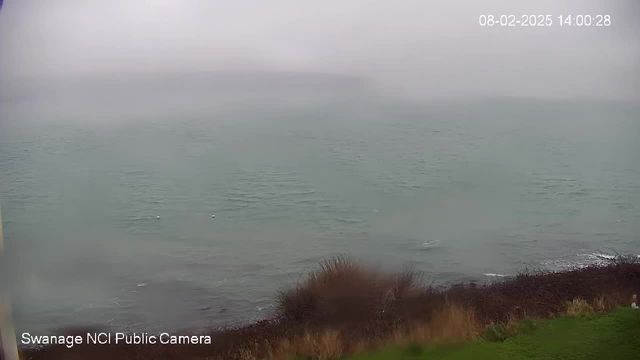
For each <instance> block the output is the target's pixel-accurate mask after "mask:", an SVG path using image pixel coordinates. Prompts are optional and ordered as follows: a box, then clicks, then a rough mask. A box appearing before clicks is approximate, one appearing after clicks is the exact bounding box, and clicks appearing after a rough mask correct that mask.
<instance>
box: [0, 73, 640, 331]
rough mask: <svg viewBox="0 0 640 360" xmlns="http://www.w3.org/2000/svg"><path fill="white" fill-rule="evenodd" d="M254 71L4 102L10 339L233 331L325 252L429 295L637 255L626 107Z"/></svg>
mask: <svg viewBox="0 0 640 360" xmlns="http://www.w3.org/2000/svg"><path fill="white" fill-rule="evenodd" d="M258 78H259V79H258V80H255V81H254V79H252V77H251V76H245V77H244V78H243V79H244V80H243V81H240V82H237V81H235V80H234V79H233V78H232V77H227V78H224V79H222V80H220V79H217V80H216V81H217V82H216V81H213V80H212V82H213V83H216V84H217V85H216V86H213V87H211V86H209V85H208V84H209V82H207V81H204V80H202V79H200V78H199V77H196V79H200V80H198V81H196V80H193V79H191V80H189V81H187V80H185V81H184V83H183V82H181V81H182V80H180V77H177V78H176V79H173V80H171V81H164V82H160V83H157V82H154V81H152V80H150V81H140V82H136V81H134V80H130V78H129V77H122V78H120V80H119V81H115V82H114V81H112V80H109V81H107V80H104V79H103V80H100V79H98V80H95V79H94V80H91V81H88V80H87V81H86V83H82V81H80V82H77V83H73V82H62V83H55V84H53V85H52V84H49V83H47V82H35V83H34V84H35V85H34V84H32V85H31V86H30V87H26V88H21V89H20V90H19V91H18V90H15V91H13V90H12V91H4V92H3V94H2V98H1V101H0V207H1V209H2V221H3V225H4V242H5V249H4V250H5V252H4V255H3V258H2V262H3V264H2V267H3V271H2V272H3V280H2V281H3V283H4V286H5V288H6V289H7V290H8V293H9V295H10V298H11V303H12V309H13V321H14V325H15V327H16V330H17V331H18V332H30V333H31V334H45V335H46V334H49V333H52V332H53V331H56V330H58V329H61V328H66V327H72V326H96V327H103V328H108V329H111V330H113V331H146V332H154V331H180V330H194V331H197V330H201V329H209V328H217V327H224V326H237V325H240V324H246V323H249V322H252V321H256V320H259V319H263V318H265V317H267V316H269V315H270V314H272V313H273V311H274V306H275V305H276V301H275V299H276V296H277V292H278V290H280V289H286V288H288V287H291V286H295V284H296V283H297V282H299V281H301V280H302V279H304V276H305V274H306V273H307V272H308V271H311V270H313V269H314V267H315V266H316V265H317V264H318V262H320V261H322V260H323V259H325V258H327V257H330V256H333V255H336V254H348V255H350V256H353V257H354V258H356V259H358V260H360V261H362V262H364V263H367V264H370V265H371V266H377V267H382V268H384V269H388V270H389V271H397V270H402V269H404V268H407V267H410V268H413V269H415V270H418V271H422V272H424V274H425V278H426V279H427V280H428V281H429V282H434V283H435V284H444V285H446V284H448V283H454V282H459V281H465V282H467V281H475V282H491V281H499V280H501V279H503V278H505V277H508V276H512V275H514V274H516V273H518V272H519V271H526V270H527V269H550V270H560V269H564V268H568V267H574V266H585V265H589V264H597V263H601V262H603V261H607V260H608V259H610V258H612V257H613V256H616V255H617V254H631V255H632V256H637V255H638V254H640V115H639V114H640V106H639V105H638V104H629V103H624V102H612V101H597V100H576V99H527V98H514V97H470V96H468V97H460V98H446V99H440V100H437V99H433V98H431V97H424V98H422V99H421V98H419V97H412V98H411V99H404V98H402V96H393V95H394V94H391V95H390V94H382V93H380V92H375V91H370V90H368V89H367V88H366V86H365V85H366V84H364V85H363V84H361V83H360V82H358V81H352V80H351V79H346V80H345V79H341V78H332V77H327V78H323V77H322V76H320V75H313V76H311V75H309V76H306V77H305V76H300V77H298V78H294V79H292V78H285V79H280V78H278V76H275V77H269V76H267V77H266V80H265V76H262V77H258ZM276 78H277V79H276ZM123 79H124V80H123ZM274 79H275V80H274ZM278 79H280V80H278ZM194 83H195V85H194ZM274 83H277V84H278V85H277V86H274V85H273V84H274ZM105 84H107V85H108V86H107V85H105ZM185 84H186V85H185ZM229 84H232V85H236V86H230V85H229ZM238 84H240V85H238ZM396 95H397V94H396Z"/></svg>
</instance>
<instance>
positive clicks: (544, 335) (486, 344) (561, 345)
mask: <svg viewBox="0 0 640 360" xmlns="http://www.w3.org/2000/svg"><path fill="white" fill-rule="evenodd" d="M569 308H571V305H569ZM510 326H512V327H513V328H514V329H513V334H509V331H506V329H505V327H503V326H500V325H496V326H493V327H491V328H489V329H488V330H486V331H485V333H483V334H481V336H480V337H479V338H478V339H477V340H475V341H470V342H468V343H463V344H450V345H429V344H419V343H413V344H409V345H401V346H387V347H386V348H383V349H380V350H378V351H375V352H367V353H362V354H358V355H354V356H352V357H348V358H347V359H345V360H469V359H473V360H483V359H486V360H525V359H527V360H534V359H541V360H542V359H545V360H555V359H557V360H560V359H562V360H600V359H610V360H636V359H638V358H639V357H640V335H639V334H640V311H638V310H634V309H631V307H624V308H623V307H620V308H618V309H617V310H615V311H614V312H611V313H606V314H598V313H597V312H596V311H595V309H592V308H589V307H588V306H586V307H583V308H582V309H581V310H580V312H579V313H577V314H571V315H565V316H563V317H559V318H555V319H551V320H532V319H527V320H522V321H519V322H516V323H513V324H510Z"/></svg>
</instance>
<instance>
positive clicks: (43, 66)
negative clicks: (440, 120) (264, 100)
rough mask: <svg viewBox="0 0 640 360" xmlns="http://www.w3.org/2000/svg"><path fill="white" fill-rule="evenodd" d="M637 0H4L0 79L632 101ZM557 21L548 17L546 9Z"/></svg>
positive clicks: (8, 83)
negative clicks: (509, 21) (571, 22)
mask: <svg viewBox="0 0 640 360" xmlns="http://www.w3.org/2000/svg"><path fill="white" fill-rule="evenodd" d="M489 13H495V14H529V13H533V14H538V13H541V14H551V15H553V16H554V17H557V16H558V15H562V14H610V15H611V19H612V23H611V26H609V27H606V28H604V27H603V28H575V27H574V28H567V27H561V26H558V25H555V26H552V27H530V28H521V27H515V28H487V27H481V26H480V25H479V24H478V17H479V16H480V15H481V14H489ZM639 14H640V5H638V4H637V3H636V2H633V1H629V0H619V1H612V2H605V1H599V0H592V1H565V2H558V1H538V2H535V3H534V4H532V3H528V4H524V3H518V4H514V3H513V2H509V1H485V2H462V1H455V2H447V3H444V2H435V3H428V4H427V3H425V2H420V1H406V2H402V3H399V4H398V3H393V2H371V1H366V0H355V1H351V2H347V3H343V2H323V3H322V4H313V5H311V4H306V5H301V4H298V3H295V2H291V1H286V0H282V1H276V2H270V3H269V4H268V5H267V4H263V3H260V2H252V1H242V2H237V3H220V2H206V1H201V0H190V1H181V2H172V1H167V0H162V1H155V2H149V1H142V0H140V1H112V2H108V3H103V2H98V1H77V0H66V1H57V2H56V3H55V4H52V3H46V2H40V1H34V0H23V1H6V2H5V4H4V7H3V9H2V14H1V15H0V77H1V78H2V84H3V87H4V88H10V87H13V86H14V85H13V84H16V83H17V84H20V83H24V82H30V83H32V84H33V86H37V85H38V84H40V83H42V82H47V81H53V80H51V79H58V80H60V79H64V80H68V81H76V80H78V79H80V80H81V79H85V80H86V79H89V78H94V79H96V80H98V79H99V78H100V77H103V78H108V77H110V76H114V75H115V76H117V75H118V74H132V75H130V76H132V77H140V76H142V75H141V74H147V75H153V74H156V75H158V76H160V75H161V74H164V73H167V74H184V75H187V74H192V73H196V74H202V73H232V74H240V73H278V74H283V73H307V74H308V73H319V74H340V75H342V76H350V77H351V76H352V77H356V78H358V79H362V80H363V81H365V82H366V83H367V84H368V85H369V86H371V87H372V88H375V89H376V91H379V92H382V93H385V94H388V95H390V96H397V97H407V98H413V99H418V100H420V99H428V98H436V99H437V98H455V97H475V96H516V97H531V98H558V99H569V98H581V99H610V100H615V99H618V100H624V101H632V102H637V101H638V95H637V94H638V93H640V91H638V90H640V89H639V88H638V86H639V85H638V81H637V79H638V78H639V77H640V69H639V65H638V64H640V35H638V34H640V26H639V23H640V22H638V21H637V16H638V15H639ZM556 21H557V19H556Z"/></svg>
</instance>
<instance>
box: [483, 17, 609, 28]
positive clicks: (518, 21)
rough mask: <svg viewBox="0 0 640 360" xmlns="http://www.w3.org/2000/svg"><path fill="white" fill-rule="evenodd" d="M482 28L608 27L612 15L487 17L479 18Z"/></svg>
mask: <svg viewBox="0 0 640 360" xmlns="http://www.w3.org/2000/svg"><path fill="white" fill-rule="evenodd" d="M478 24H480V26H483V27H485V26H488V27H493V26H498V27H512V26H523V27H528V26H531V27H543V26H565V27H571V26H575V27H608V26H611V15H601V14H598V15H558V16H553V15H507V14H502V15H485V14H482V15H480V16H479V17H478Z"/></svg>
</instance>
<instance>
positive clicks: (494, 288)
mask: <svg viewBox="0 0 640 360" xmlns="http://www.w3.org/2000/svg"><path fill="white" fill-rule="evenodd" d="M495 279H496V280H497V281H492V282H489V283H484V284H477V283H458V284H452V285H450V286H448V287H442V286H440V287H433V286H431V285H428V284H426V283H425V282H424V278H423V277H422V274H421V273H418V272H415V271H412V270H411V269H407V270H405V271H403V272H400V273H386V272H383V271H381V270H380V269H376V268H371V267H367V266H365V265H362V264H360V263H358V262H357V261H356V260H354V259H352V258H350V257H348V256H337V257H334V258H330V259H328V260H325V261H324V262H322V263H320V265H319V267H318V268H316V269H315V270H313V271H311V272H310V273H309V274H308V275H307V277H306V278H305V279H302V280H301V281H300V282H299V283H298V284H297V285H296V286H294V287H292V288H289V289H284V290H281V291H280V292H279V293H278V304H277V306H276V310H275V312H274V314H273V315H272V316H271V317H270V318H268V319H266V320H261V321H258V322H255V323H252V324H248V325H244V326H240V327H230V328H226V329H222V330H209V331H207V332H202V333H197V334H196V333H194V334H186V333H184V334H167V335H166V336H176V337H178V336H184V338H183V339H185V341H183V343H180V342H179V341H176V342H174V343H158V341H156V343H150V342H148V341H147V342H143V341H141V342H140V343H137V344H136V343H126V341H125V342H124V343H122V342H120V343H117V344H116V343H107V344H103V345H91V344H87V342H85V341H83V342H82V343H80V344H76V345H74V346H72V347H66V346H65V345H46V346H40V347H32V346H31V347H25V346H21V348H20V352H21V354H22V356H23V357H24V358H27V359H33V360H39V359H51V360H57V359H69V358H73V357H74V356H80V358H92V359H134V358H139V357H137V356H141V355H142V354H154V358H157V359H184V358H187V359H189V358H194V359H196V358H203V357H205V358H212V359H262V358H265V359H274V360H275V359H286V358H287V356H298V355H304V353H305V352H311V354H307V355H305V356H311V358H318V359H319V358H321V357H318V356H317V354H316V355H313V353H314V352H316V353H317V351H318V350H317V347H318V346H320V345H319V344H322V343H327V342H330V343H332V344H334V345H335V344H340V345H339V346H338V345H335V346H337V348H339V349H340V353H341V354H344V355H347V354H352V353H358V352H361V351H363V350H365V349H372V348H376V347H378V346H381V345H384V344H385V343H388V342H389V341H390V339H392V338H403V337H407V338H411V337H412V336H413V337H415V336H416V335H415V334H416V333H417V332H421V333H422V335H420V336H421V337H422V338H423V340H425V341H427V342H429V341H430V340H429V339H441V338H445V339H449V340H455V341H461V340H464V339H467V338H469V336H472V334H474V333H475V332H477V331H479V329H480V328H484V327H486V326H488V324H496V323H508V322H510V321H513V320H514V319H522V318H528V317H534V318H541V319H544V318H550V317H555V316H559V315H560V314H563V313H564V311H565V309H566V307H567V303H570V302H572V301H574V300H575V299H582V300H584V301H585V302H586V303H588V304H591V305H590V306H593V307H594V308H597V309H600V310H601V311H610V310H612V309H614V308H615V307H616V306H620V305H625V306H629V305H630V303H631V296H632V294H635V293H640V259H638V257H637V256H626V257H623V256H620V257H616V258H613V259H609V260H608V262H607V263H606V264H598V265H591V266H586V267H580V268H575V269H571V270H564V271H555V272H553V271H542V270H534V271H528V272H521V273H519V274H516V275H514V276H513V277H505V278H500V277H496V278H495ZM90 330H91V329H84V334H83V333H82V330H81V329H80V328H76V329H75V330H74V329H68V330H67V333H66V334H65V335H67V336H70V335H75V336H84V338H86V334H87V333H88V332H90ZM427 333H428V335H425V334H427ZM120 334H121V335H119V336H121V337H123V339H125V338H126V337H127V336H131V334H127V333H120ZM138 334H140V333H138ZM412 334H413V335H412ZM146 335H147V336H157V335H158V334H151V333H146ZM189 336H196V338H195V339H196V340H198V341H196V343H195V344H194V343H193V342H189V341H187V340H186V339H191V338H188V337H189ZM198 336H203V337H208V339H209V341H199V340H200V339H205V338H200V337H198ZM148 339H149V337H147V340H148ZM157 340H158V339H157ZM18 342H19V344H20V336H19V335H18ZM302 343H306V345H305V346H306V350H305V346H302V345H301V344H302ZM287 344H288V345H287ZM314 349H315V350H314ZM285 354H286V356H284V355H285ZM314 356H315V357H314ZM143 358H144V357H143Z"/></svg>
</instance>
